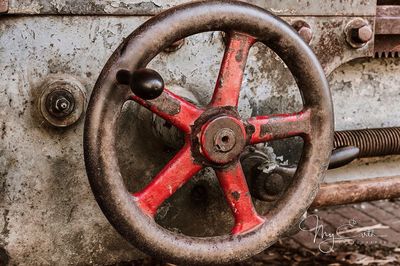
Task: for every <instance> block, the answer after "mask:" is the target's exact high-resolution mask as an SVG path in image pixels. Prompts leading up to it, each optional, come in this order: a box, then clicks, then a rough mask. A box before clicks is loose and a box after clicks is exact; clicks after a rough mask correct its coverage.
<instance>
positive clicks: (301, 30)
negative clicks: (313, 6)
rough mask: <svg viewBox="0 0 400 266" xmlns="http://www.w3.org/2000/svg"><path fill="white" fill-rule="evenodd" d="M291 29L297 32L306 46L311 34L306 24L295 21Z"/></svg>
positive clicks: (301, 21)
mask: <svg viewBox="0 0 400 266" xmlns="http://www.w3.org/2000/svg"><path fill="white" fill-rule="evenodd" d="M292 27H293V28H294V29H295V30H296V31H297V33H298V34H299V35H300V37H301V38H302V39H303V40H304V42H306V43H307V44H309V43H310V42H311V39H312V37H313V32H312V30H311V27H310V25H308V24H307V22H305V21H303V20H297V21H295V22H294V23H293V24H292Z"/></svg>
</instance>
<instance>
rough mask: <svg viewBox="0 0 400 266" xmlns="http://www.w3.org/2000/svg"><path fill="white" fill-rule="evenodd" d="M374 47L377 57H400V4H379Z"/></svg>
mask: <svg viewBox="0 0 400 266" xmlns="http://www.w3.org/2000/svg"><path fill="white" fill-rule="evenodd" d="M374 49H375V56H376V57H399V54H400V6H398V5H388V6H377V10H376V25H375V47H374Z"/></svg>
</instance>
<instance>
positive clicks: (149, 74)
mask: <svg viewBox="0 0 400 266" xmlns="http://www.w3.org/2000/svg"><path fill="white" fill-rule="evenodd" d="M130 86H131V90H132V92H133V93H134V94H135V95H137V96H139V97H140V98H142V99H144V100H152V99H155V98H157V97H158V96H160V95H161V93H162V92H163V90H164V80H163V78H162V77H161V75H160V74H158V72H157V71H155V70H152V69H148V68H141V69H138V70H136V71H135V72H133V73H132V76H131V82H130Z"/></svg>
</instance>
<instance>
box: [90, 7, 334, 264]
mask: <svg viewBox="0 0 400 266" xmlns="http://www.w3.org/2000/svg"><path fill="white" fill-rule="evenodd" d="M205 31H224V32H226V33H227V35H228V36H229V39H228V42H227V48H226V51H225V54H224V57H223V61H222V66H221V70H220V73H219V76H218V80H217V82H216V87H215V90H214V94H213V97H212V100H211V102H210V104H209V105H208V106H206V107H198V106H195V105H193V104H191V103H189V102H187V101H185V100H184V99H182V98H180V97H178V96H177V95H174V94H173V93H172V92H170V91H169V90H168V89H166V88H164V89H163V90H159V88H155V89H154V88H153V87H151V86H153V85H154V84H158V85H155V86H161V85H160V84H162V85H163V82H162V80H160V77H158V76H157V75H156V74H154V73H153V74H154V75H153V76H152V74H151V72H152V71H148V72H149V73H147V72H146V70H143V68H144V67H145V66H146V65H147V63H148V62H149V61H150V60H151V59H152V58H154V57H155V56H156V55H157V54H158V53H159V52H161V51H163V50H164V49H165V48H166V47H168V46H169V45H170V44H172V43H173V42H175V41H177V40H180V39H182V38H185V37H187V36H190V35H193V34H196V33H200V32H205ZM256 41H259V42H262V43H264V44H265V45H267V46H268V47H270V48H271V49H272V50H274V51H275V52H276V53H277V54H278V55H279V56H280V57H281V58H282V59H283V61H284V62H285V63H286V65H287V66H288V68H289V69H290V71H291V72H292V74H293V76H294V77H295V79H296V81H297V84H298V87H299V89H300V91H301V94H302V96H303V102H304V108H303V110H302V111H300V112H298V113H294V114H278V115H272V116H260V117H253V118H250V119H247V120H242V119H241V118H240V117H239V115H238V112H237V104H238V99H239V91H240V86H241V82H242V77H243V71H244V68H245V64H246V60H247V55H248V51H249V49H250V48H251V46H252V45H253V44H254V43H255V42H256ZM137 71H139V72H137ZM138 73H145V74H143V75H147V74H149V77H150V79H151V78H154V79H156V80H155V81H154V80H153V81H154V82H153V83H151V82H150V83H151V84H153V85H151V84H150V85H149V86H148V87H149V88H148V89H150V90H152V91H151V92H150V93H149V94H148V95H147V96H148V97H147V96H146V93H145V89H146V88H142V89H143V90H144V92H143V90H141V89H138V88H137V87H138V86H139V87H140V86H144V87H146V86H145V85H144V84H143V82H144V83H145V81H146V80H145V81H142V84H140V82H139V83H137V82H136V83H135V82H133V81H132V80H131V79H132V76H133V75H136V76H137V74H138ZM146 73H147V74H146ZM139 76H140V75H139ZM128 84H130V85H131V86H132V90H133V91H134V92H140V93H136V94H133V93H132V90H130V87H129V86H127V85H128ZM147 85H148V84H147ZM138 94H140V95H141V96H142V97H144V98H141V97H139V96H138ZM146 98H147V99H146ZM126 100H133V101H136V102H137V103H139V104H141V105H143V106H144V107H146V108H148V109H149V110H151V111H152V112H154V113H155V114H157V115H159V116H160V117H162V118H164V119H165V120H167V121H169V122H170V123H171V124H173V125H174V126H176V127H177V128H179V129H180V130H181V131H182V132H184V134H185V145H184V147H183V148H182V149H181V150H180V151H179V152H178V153H177V154H176V155H175V157H174V158H173V159H172V160H171V161H170V162H169V163H168V164H167V165H166V166H165V167H164V169H163V170H161V172H160V173H158V175H157V176H156V177H155V178H154V179H153V181H152V182H151V183H150V184H149V185H148V186H147V187H146V188H145V189H143V190H142V191H139V192H135V193H132V192H130V191H128V190H127V189H126V187H125V185H124V182H123V180H122V177H121V173H120V169H119V166H118V162H117V156H116V150H115V143H116V141H117V140H116V139H115V136H116V122H117V121H118V117H119V115H120V113H121V107H122V105H123V104H124V102H125V101H126ZM291 136H301V137H302V138H303V140H304V148H303V153H302V157H301V160H300V162H299V165H298V168H297V171H296V174H295V177H294V181H293V183H292V184H291V186H290V188H289V190H288V191H287V192H286V193H285V195H284V196H283V198H282V199H281V200H279V201H278V203H277V204H276V206H275V207H274V208H273V209H272V210H270V211H269V212H268V213H266V214H262V215H260V214H258V213H257V212H256V211H255V209H254V207H253V204H252V200H251V197H250V194H249V191H248V187H247V184H246V181H245V177H244V175H243V171H242V168H241V165H240V162H239V160H238V157H239V155H240V153H241V152H242V151H243V148H244V147H245V146H246V145H252V144H256V143H260V142H266V141H270V140H274V139H282V138H287V137H291ZM332 143H333V112H332V102H331V98H330V92H329V89H328V85H327V81H326V79H325V75H324V72H323V70H322V68H321V66H320V64H319V62H318V60H317V58H316V57H315V55H314V54H313V52H312V51H311V49H310V48H309V47H308V46H307V45H306V44H305V43H304V41H303V40H302V39H301V37H299V35H298V34H297V33H296V32H295V31H294V30H293V29H292V28H291V27H290V26H289V25H287V24H286V23H285V22H284V21H282V20H281V19H279V18H277V17H275V16H274V15H272V14H270V13H268V12H267V11H265V10H263V9H260V8H258V7H255V6H252V5H249V4H246V3H243V2H234V1H202V2H195V3H190V4H186V5H181V6H178V7H175V8H172V9H170V10H167V11H165V12H163V13H161V14H159V15H157V16H155V17H153V18H152V19H150V20H148V21H147V22H146V23H144V24H143V25H142V26H141V27H139V28H138V29H136V30H135V31H134V32H133V33H132V34H131V35H130V36H129V37H128V38H127V39H126V40H125V42H124V43H123V44H121V46H120V47H119V48H118V49H117V50H116V51H115V52H114V54H113V55H112V57H111V58H110V60H109V61H108V62H107V64H106V65H105V67H104V69H103V71H102V73H101V75H100V77H99V79H98V81H97V83H96V86H95V88H94V90H93V93H92V96H91V99H90V103H89V106H88V110H87V117H86V123H85V134H84V149H85V163H86V168H87V173H88V176H89V180H90V184H91V187H92V190H93V193H94V195H95V197H96V200H97V202H98V203H99V205H100V207H101V209H102V210H103V212H104V214H105V215H106V217H107V218H108V220H109V221H110V223H111V224H112V225H113V226H114V227H115V228H116V229H117V230H118V232H119V233H120V234H121V235H123V236H124V237H125V238H126V239H127V240H128V241H130V242H131V243H132V244H134V245H135V246H136V247H138V248H139V249H141V250H143V251H144V252H147V253H148V254H150V255H154V256H158V257H162V258H164V259H166V260H169V261H171V262H176V263H188V264H199V263H201V264H210V263H227V262H234V261H239V260H243V259H245V258H247V257H249V256H251V255H254V254H256V253H258V252H260V251H262V250H263V249H265V248H267V247H268V246H270V245H272V244H273V243H274V242H275V241H276V240H278V239H279V237H280V236H282V235H283V234H284V232H285V231H286V230H288V229H289V228H290V226H292V225H293V224H294V223H296V222H297V221H298V219H299V218H300V217H301V215H302V214H303V213H304V212H305V211H306V209H307V208H308V206H309V205H310V204H311V202H312V200H313V198H314V196H315V195H316V192H317V190H318V187H319V183H320V181H321V179H322V176H323V174H324V172H325V170H326V168H327V165H328V161H329V156H330V152H331V150H332ZM205 166H212V167H213V168H214V169H215V172H216V174H217V177H218V179H219V182H220V185H221V187H222V189H223V191H224V193H225V197H226V200H227V202H228V203H229V205H230V207H231V209H232V212H233V215H234V218H235V226H234V227H233V228H232V231H231V234H230V235H224V236H215V237H205V238H196V237H190V236H186V235H182V234H178V233H176V232H171V231H168V230H167V229H165V228H162V227H161V226H159V225H158V224H157V223H156V222H155V221H154V215H155V213H156V211H157V208H158V207H159V206H160V205H161V204H162V203H163V201H164V200H166V199H167V198H168V197H170V196H171V195H172V194H173V193H174V192H175V191H176V190H177V189H178V188H180V187H181V186H182V185H183V184H184V183H185V182H186V181H188V180H189V179H190V177H191V176H193V175H194V174H195V173H197V172H198V171H199V170H200V169H202V168H203V167H205ZM193 222H194V223H195V222H197V221H193ZM199 222H200V221H199Z"/></svg>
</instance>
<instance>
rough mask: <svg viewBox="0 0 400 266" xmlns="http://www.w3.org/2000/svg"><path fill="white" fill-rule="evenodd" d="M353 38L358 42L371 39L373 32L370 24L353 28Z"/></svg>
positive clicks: (365, 41)
mask: <svg viewBox="0 0 400 266" xmlns="http://www.w3.org/2000/svg"><path fill="white" fill-rule="evenodd" d="M352 33H353V35H352V37H353V40H354V41H356V42H360V43H367V42H369V41H370V40H371V39H372V36H373V32H372V29H371V27H370V26H368V25H364V26H362V27H361V28H359V29H353V31H352Z"/></svg>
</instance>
